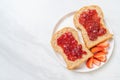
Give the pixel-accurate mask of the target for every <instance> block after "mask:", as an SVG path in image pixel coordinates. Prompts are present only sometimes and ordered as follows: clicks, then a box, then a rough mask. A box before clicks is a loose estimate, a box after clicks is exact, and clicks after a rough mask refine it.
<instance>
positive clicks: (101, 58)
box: [97, 55, 107, 62]
mask: <svg viewBox="0 0 120 80" xmlns="http://www.w3.org/2000/svg"><path fill="white" fill-rule="evenodd" d="M97 60H99V61H101V62H105V61H106V60H107V58H106V55H105V56H101V57H98V58H97Z"/></svg>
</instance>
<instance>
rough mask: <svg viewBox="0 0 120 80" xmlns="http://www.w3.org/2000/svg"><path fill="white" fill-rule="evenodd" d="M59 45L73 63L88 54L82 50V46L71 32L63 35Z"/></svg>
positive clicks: (58, 42)
mask: <svg viewBox="0 0 120 80" xmlns="http://www.w3.org/2000/svg"><path fill="white" fill-rule="evenodd" d="M57 44H58V45H59V46H60V47H61V48H62V49H63V51H64V53H65V55H66V56H67V58H68V59H69V60H71V61H75V60H77V59H80V58H82V54H87V53H86V52H85V51H83V50H82V45H81V44H78V42H77V41H76V40H75V38H74V37H73V35H72V33H71V32H66V33H64V34H62V35H61V36H60V37H59V38H58V39H57Z"/></svg>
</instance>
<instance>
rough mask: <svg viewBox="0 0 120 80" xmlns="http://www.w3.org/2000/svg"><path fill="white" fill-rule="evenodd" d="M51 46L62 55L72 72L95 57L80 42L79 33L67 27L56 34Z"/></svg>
mask: <svg viewBox="0 0 120 80" xmlns="http://www.w3.org/2000/svg"><path fill="white" fill-rule="evenodd" d="M51 45H52V47H53V49H54V50H55V51H56V52H57V53H60V55H62V57H63V59H64V60H65V62H66V64H67V68H68V69H70V70H72V69H75V68H78V67H80V65H81V64H82V63H83V62H85V61H86V60H87V59H88V58H90V57H91V56H93V53H91V52H90V51H89V50H88V48H86V47H85V45H83V44H82V43H81V42H80V41H79V37H78V33H77V31H76V30H75V29H73V28H71V27H65V28H63V29H61V30H59V31H57V32H56V33H54V34H53V36H52V39H51Z"/></svg>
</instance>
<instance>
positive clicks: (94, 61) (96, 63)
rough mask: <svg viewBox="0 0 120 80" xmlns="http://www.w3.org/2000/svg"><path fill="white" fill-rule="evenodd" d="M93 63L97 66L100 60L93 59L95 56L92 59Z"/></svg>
mask: <svg viewBox="0 0 120 80" xmlns="http://www.w3.org/2000/svg"><path fill="white" fill-rule="evenodd" d="M93 63H94V64H95V65H97V66H99V65H100V64H101V62H100V61H99V60H97V59H95V58H94V60H93Z"/></svg>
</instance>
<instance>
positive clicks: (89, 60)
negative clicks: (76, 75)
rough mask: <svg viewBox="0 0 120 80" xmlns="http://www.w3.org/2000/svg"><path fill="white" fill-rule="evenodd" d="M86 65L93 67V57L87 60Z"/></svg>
mask: <svg viewBox="0 0 120 80" xmlns="http://www.w3.org/2000/svg"><path fill="white" fill-rule="evenodd" d="M86 65H87V67H88V68H93V57H91V58H89V59H88V60H87V62H86Z"/></svg>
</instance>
